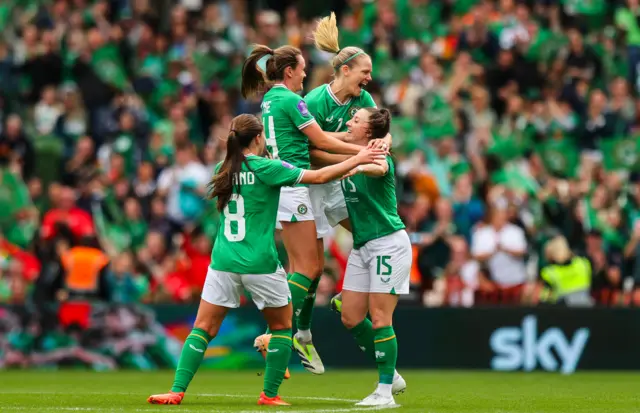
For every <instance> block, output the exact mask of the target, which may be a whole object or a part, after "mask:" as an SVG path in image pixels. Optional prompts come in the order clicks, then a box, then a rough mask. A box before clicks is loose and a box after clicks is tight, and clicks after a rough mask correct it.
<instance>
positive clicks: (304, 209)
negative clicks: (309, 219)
mask: <svg viewBox="0 0 640 413" xmlns="http://www.w3.org/2000/svg"><path fill="white" fill-rule="evenodd" d="M308 210H309V208H307V206H306V205H305V204H300V205H298V214H303V215H304V214H306V213H307V211H308Z"/></svg>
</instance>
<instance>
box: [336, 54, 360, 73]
mask: <svg viewBox="0 0 640 413" xmlns="http://www.w3.org/2000/svg"><path fill="white" fill-rule="evenodd" d="M338 54H340V52H338ZM361 54H364V52H363V51H362V50H360V51H359V52H356V53H354V54H353V55H352V56H350V57H349V58H347V60H345V61H344V62H342V63H340V64H338V65H336V67H335V69H336V70H338V69H340V68H341V67H342V66H344V65H346V64H347V63H349V61H350V60H353V59H355V58H356V57H358V56H360V55H361Z"/></svg>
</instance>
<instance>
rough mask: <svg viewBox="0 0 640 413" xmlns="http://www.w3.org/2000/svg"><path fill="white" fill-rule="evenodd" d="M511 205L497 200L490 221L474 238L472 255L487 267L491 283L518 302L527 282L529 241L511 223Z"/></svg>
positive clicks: (473, 235) (478, 230)
mask: <svg viewBox="0 0 640 413" xmlns="http://www.w3.org/2000/svg"><path fill="white" fill-rule="evenodd" d="M507 207H508V205H507V202H506V200H504V199H499V200H497V201H495V203H494V204H493V205H492V208H491V209H490V213H489V221H488V224H487V225H484V226H482V227H480V228H478V229H476V230H475V231H474V233H473V234H472V236H471V254H472V255H473V257H474V259H475V260H477V261H479V262H480V263H482V264H485V265H487V268H488V269H489V274H490V277H491V281H492V282H493V283H494V284H495V285H496V286H497V287H498V288H499V289H501V290H503V292H504V293H505V294H507V295H509V296H511V297H512V299H516V300H517V299H518V297H519V294H520V290H521V288H522V287H523V285H524V283H525V282H526V281H527V272H526V268H525V263H524V256H525V254H526V248H527V241H526V238H525V234H524V231H523V230H522V229H520V228H518V227H517V226H515V225H513V224H511V223H509V222H508V220H507V219H508V215H507Z"/></svg>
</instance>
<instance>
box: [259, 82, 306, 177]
mask: <svg viewBox="0 0 640 413" xmlns="http://www.w3.org/2000/svg"><path fill="white" fill-rule="evenodd" d="M261 108H262V124H263V125H264V131H265V135H266V137H267V149H268V150H269V153H271V155H272V156H273V158H274V159H283V160H285V161H287V162H289V163H290V164H292V165H294V166H297V167H298V168H302V169H309V139H308V138H307V136H306V135H305V134H304V133H303V132H302V130H303V129H304V128H306V127H307V126H309V125H311V124H313V123H315V119H314V117H313V116H312V115H311V113H309V109H307V104H306V102H305V101H304V100H303V99H302V97H301V96H299V95H297V94H295V93H293V92H292V91H290V90H289V89H287V88H286V87H285V86H284V85H282V84H276V85H274V86H273V87H272V88H271V89H270V90H269V91H268V92H267V93H266V94H265V95H264V98H263V99H262V105H261Z"/></svg>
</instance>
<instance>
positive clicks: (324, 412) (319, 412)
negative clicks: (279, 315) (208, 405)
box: [7, 406, 400, 413]
mask: <svg viewBox="0 0 640 413" xmlns="http://www.w3.org/2000/svg"><path fill="white" fill-rule="evenodd" d="M395 407H400V406H395ZM395 407H384V406H381V407H350V408H344V409H308V410H289V409H286V410H283V411H284V412H286V413H334V412H338V413H349V412H366V411H372V410H382V409H393V408H395ZM7 409H8V410H9V411H35V410H36V409H40V407H38V408H36V407H33V408H31V407H8V408H7ZM44 410H45V411H52V410H53V411H65V412H157V411H158V408H157V407H147V408H144V409H142V408H134V409H131V408H124V407H120V408H111V409H107V410H105V409H103V408H97V407H59V406H57V407H45V408H44ZM180 411H181V412H200V411H202V410H193V409H189V408H185V407H183V406H182V407H180ZM210 412H212V413H260V412H262V410H240V411H237V410H236V411H231V410H210ZM276 412H277V410H276Z"/></svg>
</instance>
